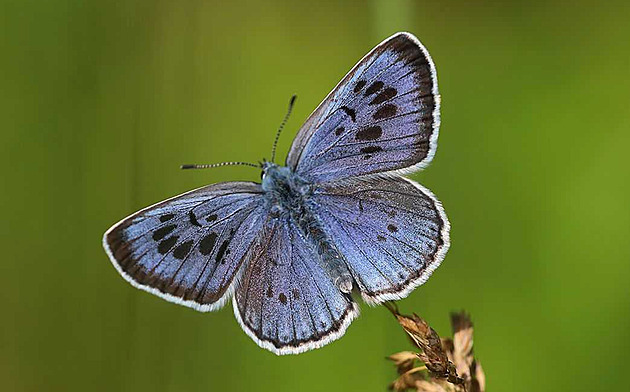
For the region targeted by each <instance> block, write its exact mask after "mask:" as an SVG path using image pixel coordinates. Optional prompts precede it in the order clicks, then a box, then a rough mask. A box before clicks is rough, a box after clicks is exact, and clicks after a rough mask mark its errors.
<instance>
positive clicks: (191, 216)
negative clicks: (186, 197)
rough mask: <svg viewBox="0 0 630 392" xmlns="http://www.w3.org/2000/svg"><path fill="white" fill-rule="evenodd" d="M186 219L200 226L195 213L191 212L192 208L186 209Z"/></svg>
mask: <svg viewBox="0 0 630 392" xmlns="http://www.w3.org/2000/svg"><path fill="white" fill-rule="evenodd" d="M188 219H189V220H190V223H192V224H193V225H195V226H199V227H201V223H199V221H198V220H197V217H196V216H195V214H193V212H192V210H190V211H188Z"/></svg>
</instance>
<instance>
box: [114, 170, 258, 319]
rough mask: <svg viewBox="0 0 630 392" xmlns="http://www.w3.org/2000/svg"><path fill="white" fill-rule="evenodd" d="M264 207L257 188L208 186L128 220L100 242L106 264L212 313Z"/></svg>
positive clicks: (254, 233) (136, 281)
mask: <svg viewBox="0 0 630 392" xmlns="http://www.w3.org/2000/svg"><path fill="white" fill-rule="evenodd" d="M264 208H265V207H264V203H263V200H262V190H261V189H260V185H259V184H255V183H237V182H234V183H222V184H215V185H210V186H208V187H204V188H201V189H199V190H196V191H192V192H189V193H187V194H184V195H182V196H178V197H176V198H174V199H170V200H167V201H165V202H162V203H159V204H157V205H155V206H152V207H149V208H147V209H145V210H142V211H140V212H138V213H137V214H134V215H132V216H131V217H129V218H127V219H125V220H124V221H122V222H121V223H119V224H118V225H116V226H114V227H113V228H112V229H110V231H108V232H107V233H106V235H105V241H106V245H107V246H108V247H109V251H110V253H111V255H112V262H114V263H115V264H117V266H118V268H119V270H120V271H121V273H122V274H123V275H124V276H125V277H126V278H127V279H128V280H131V281H132V282H133V283H134V284H136V285H137V286H139V287H141V288H143V289H145V290H147V291H152V290H157V291H156V292H155V293H156V294H158V295H161V294H162V295H163V296H172V297H174V298H179V299H180V300H181V301H180V302H182V303H183V304H184V305H188V306H191V307H195V308H198V309H199V310H212V309H213V307H214V305H215V304H216V305H220V303H219V302H221V303H222V301H224V300H225V299H227V297H226V296H225V294H226V292H227V289H228V287H229V286H230V284H231V283H232V281H233V279H234V277H235V275H236V273H237V271H238V269H239V268H240V266H241V264H242V261H243V259H244V256H245V254H246V252H247V251H248V249H249V246H250V245H251V244H252V243H253V241H254V239H255V237H256V236H257V235H258V232H259V227H260V225H261V220H262V217H263V216H264V215H265V211H264ZM167 299H171V300H173V299H172V298H167ZM221 300H222V301H221Z"/></svg>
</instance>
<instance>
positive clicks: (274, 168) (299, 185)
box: [262, 162, 352, 293]
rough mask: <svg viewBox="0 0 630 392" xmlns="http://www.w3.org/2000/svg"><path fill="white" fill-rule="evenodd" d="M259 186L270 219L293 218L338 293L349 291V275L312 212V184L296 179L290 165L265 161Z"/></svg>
mask: <svg viewBox="0 0 630 392" xmlns="http://www.w3.org/2000/svg"><path fill="white" fill-rule="evenodd" d="M262 188H263V190H264V191H265V199H266V202H267V203H268V205H267V208H269V210H268V211H269V214H270V215H271V217H272V218H274V219H288V220H291V221H293V222H294V223H295V224H296V226H297V227H298V228H299V229H300V232H301V233H302V234H303V235H304V237H305V238H308V239H309V241H310V242H311V243H312V244H313V245H314V246H315V247H316V248H317V250H318V254H319V255H320V256H321V259H320V260H319V261H320V263H321V264H322V266H323V267H324V269H325V270H326V272H327V273H328V274H329V275H330V277H331V278H332V279H333V281H334V282H335V284H336V285H337V287H339V289H340V290H341V291H342V292H345V293H348V292H350V291H351V290H352V277H351V275H350V272H349V271H348V267H347V265H346V263H345V261H344V260H343V258H342V257H341V254H340V253H339V251H338V250H337V249H336V247H335V246H334V245H333V244H332V242H331V241H330V239H329V238H328V236H327V235H326V233H325V231H324V230H323V229H322V226H321V224H320V222H319V219H318V217H317V216H316V215H315V214H314V213H313V212H312V211H313V208H311V205H312V201H311V200H310V199H311V195H312V193H313V185H312V184H310V183H308V182H307V181H305V180H303V179H302V178H300V177H299V176H298V175H297V174H295V173H294V172H293V171H292V170H291V169H290V168H288V167H285V166H278V165H276V164H274V163H270V162H265V163H264V165H263V180H262Z"/></svg>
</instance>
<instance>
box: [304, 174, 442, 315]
mask: <svg viewBox="0 0 630 392" xmlns="http://www.w3.org/2000/svg"><path fill="white" fill-rule="evenodd" d="M313 200H314V202H315V204H316V207H315V210H314V211H315V213H316V215H318V216H319V218H320V222H321V224H322V226H323V228H324V231H325V232H326V233H327V234H328V236H329V238H330V239H331V241H332V242H333V243H334V244H335V246H336V247H337V249H338V250H339V251H340V252H341V254H342V255H343V256H344V258H345V259H346V262H347V264H348V268H349V269H350V272H351V274H352V275H353V278H354V279H355V281H356V282H357V284H358V286H359V289H360V291H361V295H362V297H363V299H364V300H365V301H366V302H368V303H372V304H374V303H382V302H383V301H388V300H397V299H400V298H404V297H406V296H407V295H408V294H409V293H410V292H411V291H412V290H413V289H414V288H415V287H417V286H419V285H420V284H422V283H424V282H425V281H426V280H427V279H428V278H429V276H430V275H431V273H432V272H433V270H435V268H437V267H438V266H439V264H440V262H441V261H442V260H443V259H444V256H445V255H446V251H447V250H448V247H449V229H450V226H449V222H448V219H447V218H446V214H445V213H444V209H443V208H442V206H441V204H440V202H439V201H438V200H437V199H436V198H435V196H433V194H432V193H431V192H430V191H429V190H428V189H425V188H423V187H422V186H421V185H419V184H417V183H415V182H413V181H411V180H408V179H405V178H402V177H374V178H370V180H369V181H361V182H354V183H350V182H347V181H344V182H343V183H341V184H327V185H325V186H322V187H320V188H319V189H317V190H316V191H315V195H314V196H313Z"/></svg>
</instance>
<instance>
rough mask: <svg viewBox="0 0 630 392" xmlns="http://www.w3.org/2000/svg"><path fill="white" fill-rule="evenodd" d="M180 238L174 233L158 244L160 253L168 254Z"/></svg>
mask: <svg viewBox="0 0 630 392" xmlns="http://www.w3.org/2000/svg"><path fill="white" fill-rule="evenodd" d="M178 239H179V237H178V236H176V235H174V236H172V237H168V238H167V239H165V240H164V241H162V242H160V243H159V245H158V252H160V254H162V255H164V254H166V253H167V252H168V251H169V250H171V248H172V247H173V246H174V245H175V244H176V243H177V240H178Z"/></svg>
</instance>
